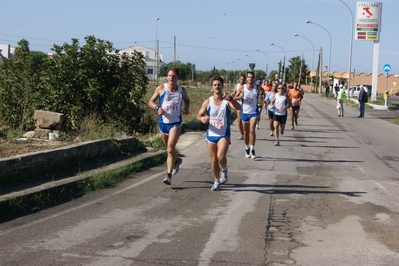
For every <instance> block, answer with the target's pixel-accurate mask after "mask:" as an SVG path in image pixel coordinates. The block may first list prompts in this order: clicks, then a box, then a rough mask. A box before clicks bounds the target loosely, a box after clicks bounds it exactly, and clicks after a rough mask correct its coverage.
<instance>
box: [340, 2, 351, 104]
mask: <svg viewBox="0 0 399 266" xmlns="http://www.w3.org/2000/svg"><path fill="white" fill-rule="evenodd" d="M338 1H340V2H341V3H342V4H344V5H345V6H346V8H348V10H349V13H350V14H351V32H350V33H351V37H350V45H349V70H348V91H349V93H351V92H350V88H351V87H350V84H351V71H352V45H353V13H352V10H351V9H350V8H349V6H348V5H347V4H346V3H345V2H344V1H342V0H338ZM348 100H349V97H348Z"/></svg>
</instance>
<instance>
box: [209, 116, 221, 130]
mask: <svg viewBox="0 0 399 266" xmlns="http://www.w3.org/2000/svg"><path fill="white" fill-rule="evenodd" d="M209 124H210V125H212V126H213V127H215V128H217V129H222V128H223V126H224V120H223V119H222V118H216V117H215V118H211V119H210V120H209Z"/></svg>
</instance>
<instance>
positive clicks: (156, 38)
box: [154, 18, 159, 81]
mask: <svg viewBox="0 0 399 266" xmlns="http://www.w3.org/2000/svg"><path fill="white" fill-rule="evenodd" d="M156 20H157V26H156V29H155V51H154V53H155V55H154V68H155V69H154V70H155V71H154V81H155V75H156V76H157V81H158V73H157V72H158V21H159V18H156Z"/></svg>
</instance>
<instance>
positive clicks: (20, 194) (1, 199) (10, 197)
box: [0, 150, 166, 217]
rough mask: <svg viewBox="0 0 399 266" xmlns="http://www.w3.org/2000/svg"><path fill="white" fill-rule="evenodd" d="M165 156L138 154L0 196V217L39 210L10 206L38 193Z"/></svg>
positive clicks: (164, 152) (61, 187)
mask: <svg viewBox="0 0 399 266" xmlns="http://www.w3.org/2000/svg"><path fill="white" fill-rule="evenodd" d="M165 155H166V151H164V150H161V151H157V152H146V153H142V154H139V155H137V156H135V157H132V158H129V159H125V160H122V161H119V162H116V163H113V164H109V165H107V166H104V167H100V168H97V169H93V170H90V171H87V172H85V173H83V174H78V175H76V176H72V177H66V178H63V179H60V180H57V181H50V182H47V183H44V184H41V185H38V186H36V187H32V188H28V189H24V190H20V191H15V192H11V193H8V194H4V195H1V196H0V209H1V217H10V216H14V215H21V212H22V213H23V214H27V213H32V212H34V211H36V210H40V208H37V207H35V208H33V209H30V210H29V208H30V207H29V206H28V207H27V208H26V209H19V210H18V212H16V210H15V208H14V207H12V206H11V205H12V203H13V202H19V203H21V202H26V201H31V200H32V199H33V198H34V197H35V195H38V194H39V193H48V194H49V193H53V192H59V191H62V189H63V188H66V187H68V186H73V185H74V184H77V183H78V182H80V181H84V180H85V179H88V178H92V177H94V176H96V175H101V174H105V173H107V172H110V171H113V170H117V169H120V168H122V167H125V166H130V165H133V164H135V163H138V162H141V161H145V160H148V159H151V158H155V157H158V156H165ZM67 200H68V199H66V200H65V201H67ZM69 200H70V199H69ZM65 201H64V202H65ZM45 205H46V207H49V206H48V205H47V204H46V203H45ZM54 205H57V204H54V203H53V204H52V206H54Z"/></svg>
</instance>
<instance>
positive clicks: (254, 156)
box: [251, 150, 256, 159]
mask: <svg viewBox="0 0 399 266" xmlns="http://www.w3.org/2000/svg"><path fill="white" fill-rule="evenodd" d="M255 158H256V155H255V150H252V151H251V159H255Z"/></svg>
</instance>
